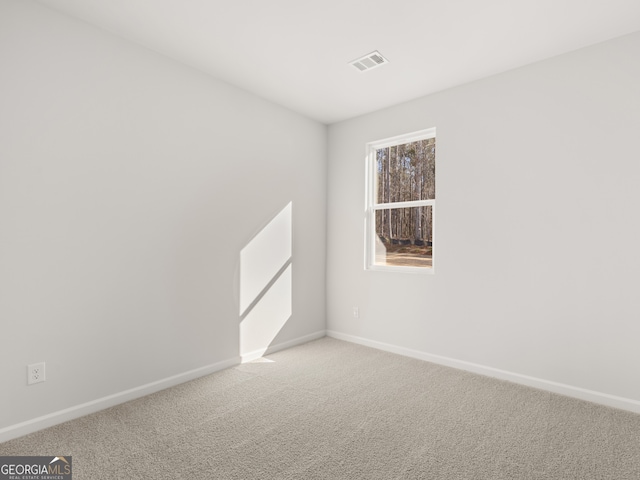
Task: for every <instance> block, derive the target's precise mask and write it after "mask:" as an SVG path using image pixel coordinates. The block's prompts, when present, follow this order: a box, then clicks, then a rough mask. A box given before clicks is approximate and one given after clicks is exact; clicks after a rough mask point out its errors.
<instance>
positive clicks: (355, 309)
mask: <svg viewBox="0 0 640 480" xmlns="http://www.w3.org/2000/svg"><path fill="white" fill-rule="evenodd" d="M353 318H360V309H359V308H358V307H353Z"/></svg>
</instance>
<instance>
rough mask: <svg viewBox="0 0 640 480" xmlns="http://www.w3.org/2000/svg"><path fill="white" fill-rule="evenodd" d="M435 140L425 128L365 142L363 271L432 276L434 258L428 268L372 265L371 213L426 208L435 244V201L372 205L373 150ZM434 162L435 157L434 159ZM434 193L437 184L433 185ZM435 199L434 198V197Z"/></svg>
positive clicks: (374, 235)
mask: <svg viewBox="0 0 640 480" xmlns="http://www.w3.org/2000/svg"><path fill="white" fill-rule="evenodd" d="M435 137H436V128H435V127H432V128H427V129H424V130H418V131H417V132H411V133H406V134H403V135H397V136H395V137H389V138H385V139H382V140H376V141H373V142H369V143H367V145H366V157H365V162H366V164H365V182H366V183H365V212H364V213H365V215H364V216H365V219H364V228H365V235H364V244H365V245H364V247H365V248H364V269H365V270H370V271H384V272H398V273H417V274H422V275H424V274H426V275H433V274H434V273H435V255H432V257H431V267H406V266H397V265H378V264H376V263H375V239H376V232H375V228H376V226H375V212H376V211H377V210H387V209H390V208H393V209H395V208H411V207H422V206H430V207H431V215H432V218H433V227H432V242H433V243H434V244H435V241H436V199H435V198H434V199H429V200H412V201H405V202H391V203H376V188H375V187H376V184H375V182H376V165H377V162H376V151H377V150H380V149H381V148H388V147H392V146H395V145H402V144H404V143H410V142H415V141H418V140H426V139H429V138H435ZM436 159H437V156H436ZM436 191H437V183H436ZM436 196H437V195H436Z"/></svg>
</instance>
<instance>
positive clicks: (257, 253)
mask: <svg viewBox="0 0 640 480" xmlns="http://www.w3.org/2000/svg"><path fill="white" fill-rule="evenodd" d="M291 210H292V204H291V203H289V204H288V205H287V206H286V207H284V209H282V211H281V212H280V213H278V215H276V216H275V217H274V218H273V220H271V222H269V224H268V225H267V226H266V227H264V228H263V229H262V230H261V231H260V233H258V234H257V235H256V236H255V237H254V238H253V240H251V242H249V244H248V245H247V246H246V247H244V248H243V249H242V251H241V252H240V315H242V314H244V313H245V311H246V310H247V308H249V306H250V305H251V304H252V303H253V302H254V301H255V300H256V298H257V297H258V295H260V293H261V292H262V291H263V290H264V289H265V287H266V286H267V285H268V284H269V282H271V281H272V280H273V279H274V277H275V276H276V274H277V273H278V272H279V271H280V269H281V268H282V267H283V266H284V265H285V264H286V263H287V262H288V261H289V259H290V258H291V242H292V240H291Z"/></svg>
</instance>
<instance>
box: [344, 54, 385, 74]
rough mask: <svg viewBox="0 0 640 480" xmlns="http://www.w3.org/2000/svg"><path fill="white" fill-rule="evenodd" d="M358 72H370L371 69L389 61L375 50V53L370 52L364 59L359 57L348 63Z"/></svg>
mask: <svg viewBox="0 0 640 480" xmlns="http://www.w3.org/2000/svg"><path fill="white" fill-rule="evenodd" d="M349 63H350V64H351V65H353V66H354V67H355V68H357V69H358V71H360V72H366V71H367V70H371V69H372V68H376V67H379V66H380V65H384V64H386V63H389V60H387V59H386V58H384V57H383V56H382V55H381V54H380V52H378V51H377V50H376V51H375V52H371V53H369V54H367V55H365V56H364V57H360V58H358V59H357V60H353V61H352V62H349Z"/></svg>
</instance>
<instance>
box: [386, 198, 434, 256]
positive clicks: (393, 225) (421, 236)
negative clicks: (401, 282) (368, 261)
mask: <svg viewBox="0 0 640 480" xmlns="http://www.w3.org/2000/svg"><path fill="white" fill-rule="evenodd" d="M375 215H376V225H375V232H376V236H375V239H374V241H375V252H374V255H375V257H374V260H373V263H374V265H393V266H402V267H431V266H432V265H433V262H432V258H433V208H432V207H431V206H424V207H412V208H392V209H387V210H377V211H376V212H375Z"/></svg>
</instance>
